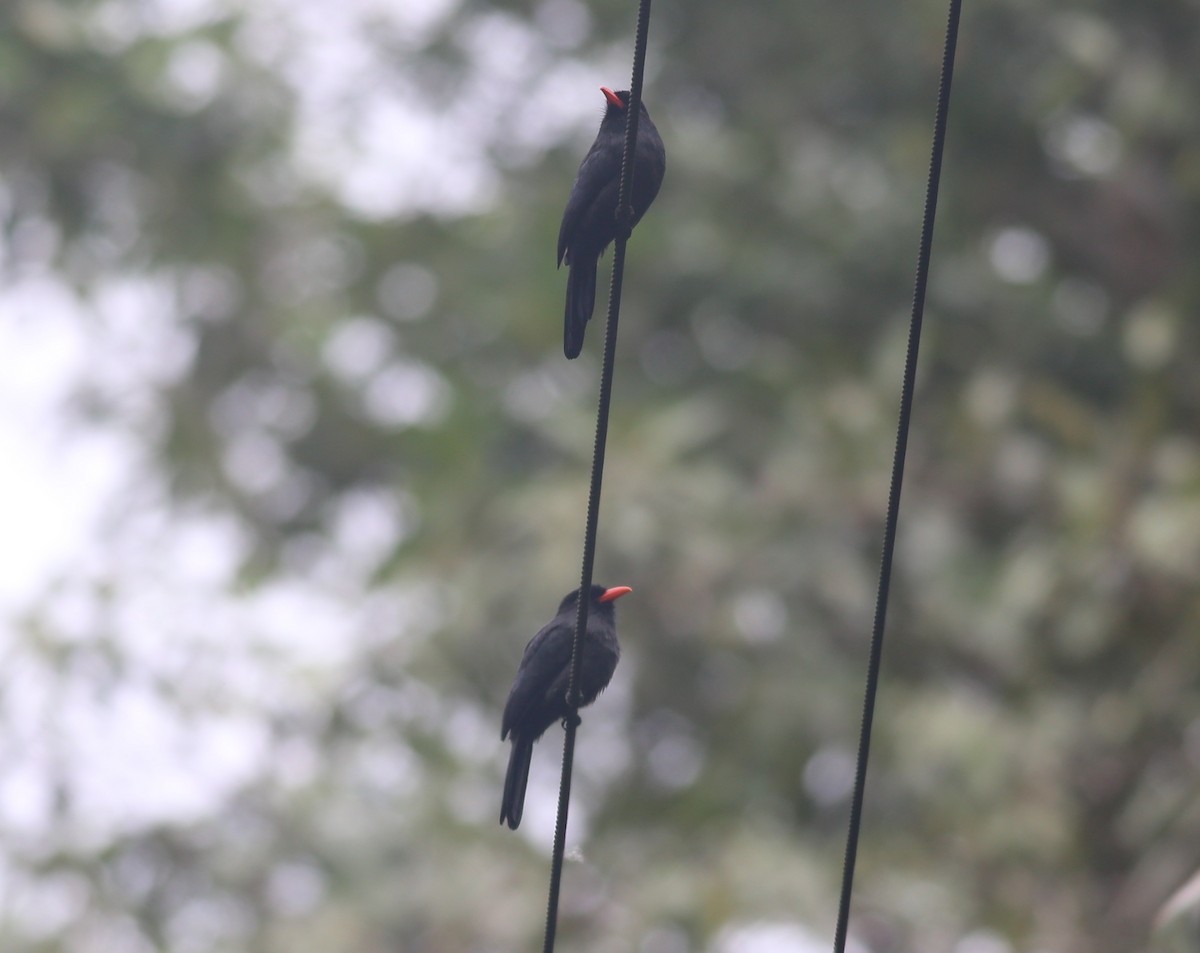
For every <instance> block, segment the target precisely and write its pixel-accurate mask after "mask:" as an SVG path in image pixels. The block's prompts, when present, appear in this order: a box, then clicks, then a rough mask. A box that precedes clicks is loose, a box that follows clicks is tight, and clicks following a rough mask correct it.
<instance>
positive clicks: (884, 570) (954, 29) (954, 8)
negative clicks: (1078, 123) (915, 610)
mask: <svg viewBox="0 0 1200 953" xmlns="http://www.w3.org/2000/svg"><path fill="white" fill-rule="evenodd" d="M961 7H962V0H950V15H949V19H948V20H947V23H946V43H945V47H944V48H943V52H942V74H941V81H940V83H939V85H938V99H937V115H936V118H935V120H934V126H933V149H932V153H931V155H930V159H929V180H928V184H927V186H926V191H925V214H924V217H923V219H922V221H921V247H920V252H919V254H918V256H917V277H916V283H915V287H914V288H913V304H912V318H911V319H910V322H909V326H908V352H907V354H906V356H905V359H904V385H903V387H902V388H901V392H900V419H899V422H898V423H897V426H896V453H895V456H894V457H893V459H892V480H891V486H890V488H889V491H888V507H887V520H886V522H885V524H884V530H883V556H882V558H881V560H880V565H879V589H878V592H877V595H876V599H875V619H874V623H873V624H872V627H871V656H870V660H869V661H868V663H867V686H866V692H865V695H864V698H863V716H862V729H861V731H860V733H859V738H858V760H857V762H856V764H855V770H854V796H853V798H852V800H851V802H850V829H849V832H848V834H847V836H846V858H845V864H844V866H843V868H842V892H841V898H840V900H839V902H838V918H837V929H836V930H835V932H834V938H833V949H834V953H844V951H845V949H846V929H847V922H848V921H849V919H850V894H851V893H852V892H853V889H854V863H855V860H856V858H857V856H858V835H859V828H860V827H861V825H862V806H863V791H864V789H865V788H866V784H867V757H868V755H869V754H870V750H871V723H872V722H873V720H874V717H875V694H876V691H877V690H878V688H879V663H880V658H881V656H882V655H883V630H884V620H885V619H886V617H887V604H888V591H889V589H890V586H891V579H892V554H893V552H894V551H895V548H896V522H897V519H898V517H899V512H900V488H901V485H902V484H903V482H904V458H905V454H906V452H907V449H908V429H909V422H910V421H911V419H912V404H913V389H914V384H915V381H916V375H917V352H918V350H919V349H920V346H921V320H922V318H923V317H924V313H925V289H926V286H927V284H928V281H929V259H930V250H931V248H932V245H933V223H934V216H935V215H936V213H937V197H938V184H939V182H940V180H941V175H942V152H943V148H944V146H945V143H946V121H947V118H948V115H949V110H950V81H951V79H952V78H953V76H954V50H955V47H956V45H957V43H958V19H959V12H960V9H961Z"/></svg>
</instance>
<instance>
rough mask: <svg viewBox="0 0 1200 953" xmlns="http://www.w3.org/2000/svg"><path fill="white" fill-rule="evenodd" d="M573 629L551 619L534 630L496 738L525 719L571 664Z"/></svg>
mask: <svg viewBox="0 0 1200 953" xmlns="http://www.w3.org/2000/svg"><path fill="white" fill-rule="evenodd" d="M573 630H574V627H573V626H571V627H566V626H564V625H563V624H562V623H561V622H560V621H559V620H557V619H555V620H553V621H551V622H549V623H547V624H546V625H544V626H542V628H541V629H540V630H539V631H538V633H537V635H535V636H534V637H533V638H532V639H530V640H529V643H528V644H527V645H526V646H525V652H524V654H523V655H522V656H521V664H520V665H519V666H518V667H517V677H516V680H515V681H514V682H513V687H512V691H510V692H509V694H508V703H507V704H506V705H505V706H504V719H503V721H502V722H501V725H500V737H501V739H503V738H505V737H506V736H507V735H508V733H509V731H511V730H512V729H513V728H514V727H515V726H516V725H519V724H520V723H521V722H522V721H524V720H525V718H526V716H527V715H528V714H529V712H530V711H531V710H532V709H533V708H534V707H535V706H536V705H537V704H539V703H540V702H541V701H542V700H543V698H544V697H545V692H546V689H547V688H548V687H549V686H550V685H552V684H553V683H554V680H555V678H556V676H557V675H558V673H560V672H562V671H564V670H565V669H566V668H567V666H568V665H570V664H571V641H572V639H571V633H572V631H573Z"/></svg>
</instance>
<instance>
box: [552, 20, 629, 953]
mask: <svg viewBox="0 0 1200 953" xmlns="http://www.w3.org/2000/svg"><path fill="white" fill-rule="evenodd" d="M649 31H650V0H640V3H639V4H638V20H637V36H636V39H635V40H634V46H633V78H632V80H631V81H630V86H629V106H628V115H627V117H626V120H625V151H624V153H623V154H622V156H621V181H620V188H619V191H618V194H617V235H616V242H615V245H614V250H613V269H612V285H611V287H610V289H609V294H608V323H607V326H606V329H605V334H604V364H603V367H602V369H601V372H600V398H599V403H598V406H597V409H596V443H595V446H594V448H593V451H592V476H591V482H590V485H589V488H588V508H587V524H586V526H585V528H584V532H583V565H582V567H581V570H580V574H579V575H580V578H579V612H578V614H577V615H576V617H575V638H574V640H573V641H572V642H571V672H570V677H569V680H568V682H567V708H568V711H569V712H570V714H568V715H567V717H566V718H564V719H563V729H564V738H563V763H562V778H561V781H560V782H559V787H558V816H557V819H556V820H555V824H554V850H553V853H552V854H551V859H550V895H549V898H548V899H547V901H546V938H545V942H544V943H543V945H542V950H543V953H553V950H554V937H555V932H556V931H557V929H558V894H559V887H560V885H561V883H562V865H563V853H564V851H565V848H566V839H567V813H568V808H569V805H570V801H571V769H572V766H573V765H574V761H575V729H576V728H577V727H578V726H579V700H580V699H579V669H580V664H581V660H582V655H583V653H582V652H581V651H580V650H581V648H582V645H583V633H584V632H585V631H586V630H587V621H588V604H589V603H590V602H591V599H590V598H588V596H589V594H590V593H591V589H592V567H593V565H594V563H595V559H596V526H597V524H598V523H599V520H600V486H601V483H602V482H603V480H604V450H605V446H606V444H607V441H608V411H609V405H610V404H611V402H612V378H613V362H614V357H615V355H616V350H617V323H618V320H619V318H620V312H621V284H622V281H623V279H624V275H625V244H626V242H627V241H628V240H629V233H630V231H631V228H632V222H633V208H632V206H631V204H630V196H631V195H632V184H633V183H632V179H633V155H634V146H635V144H636V142H637V127H638V113H639V112H640V111H641V105H640V104H641V101H642V74H643V72H644V71H645V65H646V36H647V34H648V33H649Z"/></svg>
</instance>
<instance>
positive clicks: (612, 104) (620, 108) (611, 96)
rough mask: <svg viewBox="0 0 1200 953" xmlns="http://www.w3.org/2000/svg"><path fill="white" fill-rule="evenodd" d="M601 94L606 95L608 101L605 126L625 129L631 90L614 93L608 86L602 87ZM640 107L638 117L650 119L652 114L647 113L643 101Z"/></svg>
mask: <svg viewBox="0 0 1200 953" xmlns="http://www.w3.org/2000/svg"><path fill="white" fill-rule="evenodd" d="M600 92H602V93H603V94H604V98H605V99H607V100H608V104H607V105H606V106H605V108H604V120H603V124H605V125H608V124H612V125H617V126H620V127H621V128H622V129H624V128H625V113H626V112H627V111H628V109H629V90H627V89H618V90H616V91H615V92H614V91H613V90H611V89H609V88H608V87H607V86H601V87H600ZM638 105H639V106H640V107H641V109H640V111H639V112H638V115H639V116H641V117H642V118H643V119H649V118H650V114H649V113H648V112H646V103H645V102H644V101H643V102H640V103H639V104H638Z"/></svg>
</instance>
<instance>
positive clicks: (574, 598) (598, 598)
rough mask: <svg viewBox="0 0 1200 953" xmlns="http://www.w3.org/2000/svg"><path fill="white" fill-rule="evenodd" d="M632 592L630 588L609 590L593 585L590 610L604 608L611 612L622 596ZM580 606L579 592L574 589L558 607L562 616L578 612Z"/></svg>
mask: <svg viewBox="0 0 1200 953" xmlns="http://www.w3.org/2000/svg"><path fill="white" fill-rule="evenodd" d="M631 592H633V590H632V589H630V588H629V587H628V586H613V587H611V588H608V587H606V586H599V585H593V586H592V594H591V598H592V602H591V605H590V606H589V610H597V609H601V608H603V609H608V610H609V611H611V609H612V604H613V603H614V602H616V601H617V600H618V599H620V598H621V596H627V595H629V593H631ZM578 606H579V590H578V589H573V590H571V591H570V592H568V593H567V594H566V595H565V596H563V600H562V602H560V603H559V605H558V611H559V614H562V613H563V612H574V611H576V610H577V608H578Z"/></svg>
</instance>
